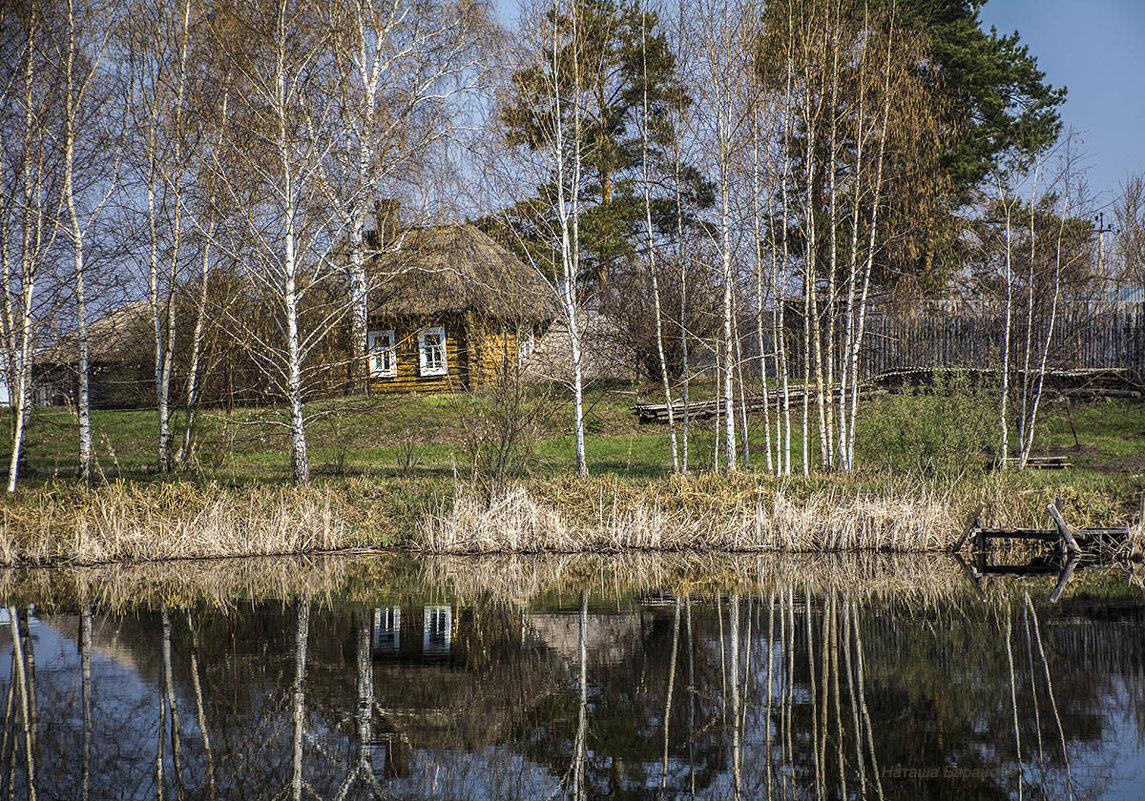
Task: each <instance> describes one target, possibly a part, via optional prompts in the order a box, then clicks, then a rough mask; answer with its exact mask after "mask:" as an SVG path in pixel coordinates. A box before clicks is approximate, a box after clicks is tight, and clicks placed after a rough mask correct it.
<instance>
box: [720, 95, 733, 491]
mask: <svg viewBox="0 0 1145 801" xmlns="http://www.w3.org/2000/svg"><path fill="white" fill-rule="evenodd" d="M717 102H719V100H718V98H717ZM717 113H719V114H720V132H719V137H720V144H719V146H720V259H721V261H722V264H723V280H724V297H723V304H722V309H723V342H722V343H721V347H722V348H723V359H724V375H723V396H724V403H723V406H724V451H725V454H724V455H725V457H726V462H727V469H728V472H735V470H736V469H737V468H738V465H737V463H736V423H735V394H734V393H735V386H734V377H733V375H732V365H733V364H734V362H735V350H734V348H735V343H734V341H733V330H732V329H733V326H732V313H733V312H732V293H733V291H734V286H735V273H734V271H733V269H732V267H733V265H732V252H731V187H730V182H731V163H730V161H731V153H730V152H729V151H730V144H731V143H730V141H728V138H727V137H728V135H729V126H730V122H729V121H728V120H727V118H726V115H727V114H730V111H729V110H725V109H721V110H719V111H718V112H717Z"/></svg>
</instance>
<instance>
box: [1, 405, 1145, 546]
mask: <svg viewBox="0 0 1145 801" xmlns="http://www.w3.org/2000/svg"><path fill="white" fill-rule="evenodd" d="M641 393H647V394H648V395H651V394H652V391H651V390H648V389H647V388H642V387H638V386H629V385H613V386H609V387H603V388H600V389H599V390H598V392H597V394H596V395H595V396H594V397H593V399H592V402H591V403H590V405H589V422H590V427H589V437H588V446H589V453H588V456H589V464H590V467H591V469H592V472H593V475H592V476H591V477H590V478H589V479H587V480H581V479H576V478H573V477H572V476H571V475H570V472H571V471H570V466H571V464H572V441H571V436H570V432H569V431H568V428H567V424H568V419H569V412H568V409H567V407H566V406H565V403H564V399H563V398H562V397H561V396H560V395H559V393H555V392H553V391H552V390H551V388H550V389H548V390H545V389H539V390H538V397H537V398H536V399H535V402H536V403H543V404H545V408H544V412H545V413H544V414H541V415H537V416H536V424H535V425H534V426H533V428H532V429H531V430H530V431H528V432H526V434H527V435H526V436H525V437H524V438H523V441H522V443H521V445H520V447H519V448H518V450H517V451H516V452H515V455H514V459H515V461H514V462H513V464H512V471H511V477H512V480H511V481H510V482H509V483H508V484H507V487H508V488H507V489H501V490H499V491H496V492H492V493H491V492H490V491H489V487H488V485H487V484H485V483H483V482H482V481H481V480H480V479H481V475H480V470H479V471H478V474H477V476H476V478H477V479H478V480H476V481H475V480H474V478H475V474H474V471H473V470H472V464H473V460H474V450H473V447H472V445H467V443H471V442H472V441H473V439H474V437H473V436H472V434H473V429H474V427H475V426H479V425H482V424H483V421H485V420H486V419H487V417H488V415H489V411H490V410H489V409H488V408H485V407H483V406H482V404H483V403H484V402H485V401H484V400H483V399H482V398H481V397H480V396H465V395H462V396H448V395H420V396H403V397H390V398H367V399H358V400H346V401H338V402H327V403H323V404H316V405H315V406H313V407H312V408H310V409H309V410H308V411H309V412H310V415H311V417H310V419H311V425H310V432H311V442H312V451H311V455H312V462H313V464H314V466H315V473H316V481H315V483H314V486H312V487H310V488H308V489H306V490H295V489H292V488H290V487H288V486H287V485H286V477H287V475H288V469H289V468H288V455H287V452H286V448H285V438H284V433H283V429H282V427H281V425H279V423H278V422H277V421H276V420H275V417H274V415H275V412H274V410H236V411H235V412H234V413H233V414H230V415H227V414H223V413H221V412H218V413H212V414H210V415H208V416H207V419H206V423H205V425H204V427H203V429H202V430H201V431H200V439H199V448H198V450H197V455H196V457H195V458H194V459H193V460H191V462H190V464H189V466H188V469H187V470H185V471H183V472H181V473H179V474H177V475H175V476H173V477H160V476H157V475H156V474H155V473H154V472H153V471H152V470H151V469H150V468H149V465H150V463H151V461H152V458H153V457H152V442H153V428H154V414H153V413H150V412H137V411H132V412H99V413H97V414H96V416H95V421H94V423H95V435H96V436H95V439H96V443H97V475H98V476H99V482H98V483H97V484H96V486H94V487H92V488H90V489H89V488H86V487H82V486H80V485H79V484H78V483H77V482H76V481H75V480H74V479H73V478H70V476H72V475H74V471H75V457H74V455H73V453H72V451H73V447H74V444H75V441H76V440H75V438H74V433H75V432H74V418H72V417H71V416H70V415H68V414H67V413H65V412H61V411H57V410H44V409H41V410H37V412H36V419H35V420H34V421H33V425H32V427H31V429H30V439H29V443H28V468H29V469H28V474H27V475H28V480H27V481H26V482H25V483H24V485H23V488H22V489H21V490H20V492H18V493H17V494H16V495H15V496H12V497H5V498H4V499H3V500H2V501H0V515H2V522H0V526H2V532H0V534H2V536H0V563H3V564H16V563H21V562H36V563H51V562H61V561H70V562H74V563H77V564H94V563H103V562H115V561H140V560H151V559H171V558H214V557H230V556H240V555H269V554H284V553H309V552H321V551H332V550H342V549H352V548H379V547H404V548H411V549H420V550H429V551H435V552H441V553H475V552H489V551H527V552H557V553H562V552H576V551H586V550H588V551H616V550H625V549H644V550H649V549H659V550H693V551H694V550H734V551H822V550H857V549H864V550H885V551H930V550H937V549H941V548H944V547H946V546H947V545H949V544H950V543H951V542H952V541H953V540H954V539H955V538H956V537H957V536H958V534H959V533H960V531H961V528H962V525H963V523H964V521H965V518H966V516H967V515H968V514H969V512H970V511H971V510H972V509H973V508H974V507H975V506H976V504H977V503H978V502H979V501H982V502H985V503H986V504H987V511H986V520H987V523H988V524H989V525H992V526H1046V525H1048V523H1049V521H1048V518H1047V517H1046V514H1045V506H1046V504H1047V503H1049V502H1051V501H1053V500H1055V499H1058V498H1060V499H1061V505H1062V507H1063V512H1064V513H1065V516H1066V519H1067V520H1069V521H1070V522H1071V523H1072V524H1074V525H1076V526H1083V527H1088V526H1110V525H1121V524H1124V523H1125V522H1126V521H1127V520H1129V519H1130V518H1131V517H1132V516H1133V515H1134V514H1135V512H1136V509H1137V503H1138V501H1137V498H1138V496H1139V495H1140V493H1142V492H1145V480H1143V478H1142V474H1143V472H1145V405H1142V404H1140V403H1134V402H1109V403H1096V404H1089V405H1084V406H1074V407H1072V408H1071V407H1050V408H1048V409H1047V410H1046V413H1045V415H1044V417H1043V423H1042V426H1043V427H1042V429H1041V433H1040V435H1039V443H1040V447H1039V449H1038V450H1039V452H1042V453H1055V454H1063V455H1066V456H1067V457H1068V458H1069V460H1070V461H1071V462H1072V463H1073V467H1072V468H1070V469H1068V470H1062V471H1025V472H1021V473H1018V472H1015V471H1006V472H991V471H989V470H988V469H987V466H988V463H989V458H988V454H987V453H986V451H985V449H986V448H987V447H988V446H989V444H990V441H991V440H992V437H993V433H992V428H991V425H990V420H989V415H990V411H991V410H990V409H989V408H988V407H987V406H986V405H984V404H983V403H982V399H981V398H975V397H973V396H959V395H941V396H939V395H909V396H901V397H887V398H881V399H878V400H876V401H874V402H872V404H870V406H869V407H868V409H867V412H866V414H865V416H864V417H863V418H862V421H863V429H862V430H861V431H860V432H859V439H858V442H859V451H860V452H859V462H860V465H861V469H860V470H858V471H857V472H856V473H855V474H853V475H849V476H837V475H822V474H820V475H813V476H811V477H810V478H807V479H804V478H802V477H795V478H777V477H774V476H772V475H770V474H767V473H766V471H765V470H763V467H764V451H763V448H764V432H763V427H762V421H760V420H755V421H753V424H752V427H751V436H750V444H751V458H752V467H751V469H749V470H741V472H740V473H739V474H737V475H734V476H728V475H712V474H710V473H701V474H699V475H693V476H687V477H681V476H673V475H671V474H670V472H669V470H668V467H669V465H670V456H669V453H668V449H667V437H666V432H665V430H664V429H663V427H660V426H641V425H640V424H639V423H638V422H637V421H636V418H635V415H633V414H632V413H631V412H630V410H629V407H630V405H631V404H632V403H633V402H634V401H635V400H637V399H638V398H639V397H640V396H641ZM700 425H701V426H702V428H701V427H698V430H697V431H696V432H695V433H694V436H693V439H692V453H693V464H694V465H695V464H697V463H699V466H700V467H701V468H705V467H706V468H708V469H710V460H711V458H712V449H713V445H714V442H715V432H714V426H713V425H712V421H702V423H701V424H700ZM4 447H6V444H5V443H4V442H3V441H0V448H4ZM800 452H801V447H800V443H799V442H798V441H796V443H795V447H794V453H795V454H796V455H798V454H799V453H800ZM705 460H706V462H708V464H705ZM795 469H796V470H798V469H799V467H798V465H795Z"/></svg>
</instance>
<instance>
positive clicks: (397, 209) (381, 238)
mask: <svg viewBox="0 0 1145 801" xmlns="http://www.w3.org/2000/svg"><path fill="white" fill-rule="evenodd" d="M374 217H375V219H376V223H375V229H376V230H377V232H378V233H377V237H378V247H379V248H384V247H387V246H388V245H391V244H393V243H394V242H396V241H397V239H398V234H400V233H401V227H402V224H401V218H402V203H401V201H400V200H397V199H395V198H379V199H378V200H376V201H375V202H374Z"/></svg>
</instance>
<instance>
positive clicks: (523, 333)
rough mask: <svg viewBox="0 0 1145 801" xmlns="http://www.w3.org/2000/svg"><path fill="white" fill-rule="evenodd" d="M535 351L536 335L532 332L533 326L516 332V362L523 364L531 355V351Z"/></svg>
mask: <svg viewBox="0 0 1145 801" xmlns="http://www.w3.org/2000/svg"><path fill="white" fill-rule="evenodd" d="M536 349H537V333H536V331H534V330H533V326H531V325H530V326H529V327H527V328H523V329H521V330H520V331H519V332H518V338H517V361H518V362H524V361H525V360H527V359H528V358H529V357H530V356H532V355H533V351H534V350H536Z"/></svg>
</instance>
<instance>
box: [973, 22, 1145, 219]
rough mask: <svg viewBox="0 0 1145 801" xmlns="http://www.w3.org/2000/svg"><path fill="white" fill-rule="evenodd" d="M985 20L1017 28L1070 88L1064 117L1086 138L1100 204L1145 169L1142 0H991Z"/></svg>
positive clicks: (1052, 76) (1044, 66) (1005, 29)
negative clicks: (1127, 178)
mask: <svg viewBox="0 0 1145 801" xmlns="http://www.w3.org/2000/svg"><path fill="white" fill-rule="evenodd" d="M982 21H983V25H984V27H986V28H987V29H988V28H989V27H990V26H991V25H993V26H994V27H996V28H997V29H998V30H999V31H1000V32H1002V33H1010V32H1012V31H1015V30H1016V31H1018V34H1019V36H1020V37H1021V39H1022V41H1023V42H1024V43H1025V44H1026V45H1028V46H1029V48H1030V53H1031V54H1032V55H1033V56H1034V57H1035V58H1037V60H1038V66H1039V67H1040V68H1041V70H1042V71H1043V72H1045V74H1046V80H1048V81H1049V82H1050V83H1051V84H1053V85H1054V86H1066V87H1067V88H1068V89H1069V95H1068V96H1067V98H1066V102H1065V106H1064V107H1063V109H1062V119H1063V120H1064V122H1065V124H1066V126H1067V127H1072V128H1073V129H1074V130H1075V131H1077V133H1078V134H1079V135H1080V136H1081V138H1082V140H1083V141H1082V148H1081V150H1082V152H1083V154H1085V164H1086V166H1087V167H1088V168H1089V185H1090V190H1091V192H1093V193H1094V194H1096V195H1097V196H1098V197H1097V199H1098V202H1099V204H1100V202H1101V201H1105V202H1106V203H1108V202H1110V201H1111V200H1112V199H1113V195H1114V193H1116V192H1117V190H1118V187H1119V186H1120V185H1121V184H1122V182H1123V181H1124V180H1125V177H1126V175H1128V174H1133V173H1145V141H1143V140H1145V136H1143V133H1145V85H1143V84H1145V2H1143V0H1089V2H1085V1H1084V0H989V2H988V3H987V4H986V6H985V7H984V8H983V9H982Z"/></svg>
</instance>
